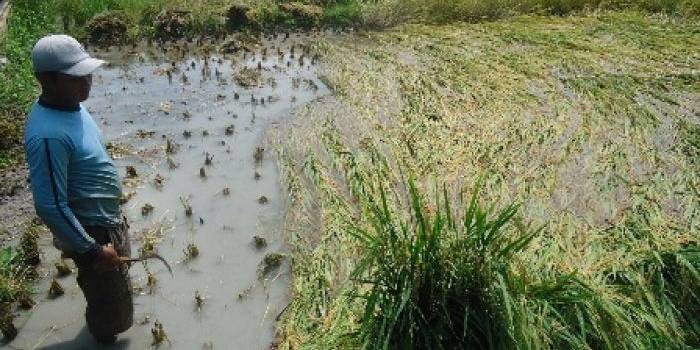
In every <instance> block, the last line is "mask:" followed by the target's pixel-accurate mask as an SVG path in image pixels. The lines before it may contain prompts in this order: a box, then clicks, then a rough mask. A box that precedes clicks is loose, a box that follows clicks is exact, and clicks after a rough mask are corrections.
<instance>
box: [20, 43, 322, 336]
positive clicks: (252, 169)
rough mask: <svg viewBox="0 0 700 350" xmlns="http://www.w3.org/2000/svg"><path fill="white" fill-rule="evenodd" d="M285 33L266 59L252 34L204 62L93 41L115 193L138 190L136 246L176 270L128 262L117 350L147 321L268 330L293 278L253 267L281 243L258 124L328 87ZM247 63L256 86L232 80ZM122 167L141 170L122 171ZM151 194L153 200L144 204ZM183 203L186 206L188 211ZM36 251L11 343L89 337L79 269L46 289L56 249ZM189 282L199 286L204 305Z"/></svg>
mask: <svg viewBox="0 0 700 350" xmlns="http://www.w3.org/2000/svg"><path fill="white" fill-rule="evenodd" d="M282 40H283V38H282V37H279V38H275V39H274V40H269V41H264V42H263V43H262V46H264V47H267V51H268V52H267V56H266V57H265V59H264V60H263V57H262V54H261V53H262V52H263V50H262V47H261V46H259V47H258V48H257V49H256V50H255V51H257V53H252V52H251V53H246V54H244V53H243V50H241V51H240V52H238V53H235V54H233V53H230V54H223V53H212V54H210V55H207V56H208V57H207V61H208V63H207V64H206V65H205V63H204V59H205V57H204V56H203V55H201V54H197V55H192V54H190V52H191V51H192V44H190V48H188V49H183V50H176V49H173V48H171V49H169V50H168V51H167V52H165V51H163V50H161V49H158V48H148V47H145V46H144V47H140V48H137V49H133V50H131V52H130V53H129V52H111V53H110V52H104V51H102V52H97V53H96V54H97V55H98V56H102V57H104V58H106V59H108V60H110V61H111V62H113V64H112V65H111V66H110V67H106V68H105V69H102V70H100V71H99V72H98V73H97V74H96V75H95V78H94V86H93V91H92V94H91V98H90V99H89V100H88V101H86V103H85V106H86V107H87V108H88V109H89V110H90V111H91V113H92V114H93V117H95V119H96V121H98V123H100V124H101V125H102V129H103V132H104V136H105V140H106V141H108V142H109V143H110V144H111V146H112V150H113V152H114V156H115V157H116V158H117V159H116V163H117V165H118V167H119V169H120V171H121V175H122V176H123V177H124V179H125V180H124V182H125V184H124V192H125V193H129V192H134V193H135V194H134V195H133V197H131V198H130V199H129V201H128V202H127V203H126V204H124V205H123V206H122V209H123V211H124V214H125V215H126V216H127V218H128V220H129V223H130V224H131V230H130V232H131V235H132V237H131V238H132V241H133V242H132V251H133V252H134V254H135V255H136V254H138V250H139V249H140V248H141V247H142V246H143V244H144V242H146V241H150V242H157V243H158V244H157V246H156V247H157V248H156V250H157V251H158V252H159V253H160V254H161V255H162V256H163V257H164V258H165V259H166V260H168V261H169V262H170V263H171V264H172V265H173V272H174V276H173V277H171V276H170V275H169V274H168V273H167V271H166V270H165V269H164V268H163V266H162V265H161V264H160V263H158V262H157V261H151V262H149V263H148V265H147V269H148V271H150V272H151V273H152V274H153V276H154V277H155V278H156V280H157V282H156V284H155V286H154V287H153V288H150V287H149V286H147V278H146V267H145V266H143V265H141V264H135V265H133V266H132V268H131V275H132V279H133V281H134V285H135V288H136V291H137V295H136V296H135V299H134V301H135V305H136V307H135V309H136V313H135V325H134V326H133V327H132V328H131V329H130V330H129V331H128V332H126V333H124V334H122V335H121V336H120V338H119V341H118V342H117V344H115V345H114V346H113V347H112V348H115V349H146V348H149V347H150V346H151V345H152V342H153V338H152V336H151V328H152V327H153V324H154V321H156V320H158V321H159V322H161V323H162V324H163V326H164V329H165V331H166V333H167V335H168V337H169V340H170V344H168V343H167V341H166V342H165V343H163V344H162V345H161V346H160V347H161V348H168V346H169V348H172V349H202V348H210V346H212V347H211V348H213V349H266V348H268V347H269V346H270V344H271V342H272V341H273V338H274V320H275V318H276V317H277V315H278V314H279V313H280V312H281V311H282V310H283V309H284V307H285V306H286V305H287V300H288V297H289V296H288V293H289V291H288V287H289V282H290V276H289V272H288V261H286V260H285V261H283V263H282V266H281V267H280V268H278V269H273V271H271V272H270V273H269V274H267V275H266V276H265V277H263V278H261V272H260V271H261V270H260V269H261V265H260V264H261V261H262V260H263V258H264V256H265V255H266V254H268V253H276V252H282V253H284V245H283V239H282V235H281V221H282V215H283V209H284V200H285V199H284V193H283V192H282V190H281V189H280V185H279V183H278V170H277V168H276V164H275V160H274V159H273V155H272V153H271V152H270V150H269V149H268V148H267V147H265V146H266V144H265V141H264V135H265V131H266V130H268V129H269V128H271V127H275V125H276V124H277V123H280V122H282V121H283V120H284V119H285V118H286V117H287V116H289V115H290V114H291V113H292V111H293V109H295V108H297V107H299V106H301V105H303V104H305V103H308V102H309V101H311V100H313V99H316V98H318V97H319V96H321V95H324V94H327V93H328V89H327V88H326V87H325V86H324V85H323V84H322V83H321V81H319V80H318V77H317V76H316V73H315V66H314V65H312V64H311V60H310V58H309V56H308V55H306V57H307V58H305V59H304V60H303V63H302V64H300V57H299V56H300V54H301V53H302V49H301V48H300V47H299V46H297V47H296V50H295V53H296V55H295V57H294V58H292V57H291V55H290V44H292V43H295V42H297V43H298V42H305V43H309V42H310V41H312V39H310V38H299V37H296V36H294V35H292V37H291V38H289V39H286V40H284V42H282ZM277 47H281V48H282V49H283V51H284V53H283V56H279V55H278V52H277ZM244 55H245V58H244ZM288 61H289V62H290V64H289V66H288V65H287V62H288ZM258 63H260V69H259V68H258ZM244 67H248V68H249V69H250V70H248V71H246V72H247V74H248V75H250V76H253V77H254V76H255V75H256V74H257V73H259V74H260V77H259V79H258V80H257V83H256V84H254V86H251V87H244V86H242V85H240V84H239V83H240V81H236V79H233V78H232V77H233V76H234V75H235V74H237V72H241V70H242V69H243V68H244ZM166 71H170V72H171V73H170V77H171V79H169V78H168V74H167V72H166ZM183 75H184V76H185V77H186V78H183ZM244 80H245V79H243V80H242V81H244ZM248 80H250V79H248ZM248 83H250V81H248ZM234 94H238V99H236V96H235V95H234ZM261 99H263V100H264V101H262V100H261ZM186 131H187V132H188V134H187V135H186V134H185V132H186ZM168 143H170V145H171V146H168ZM258 148H264V151H259V150H258ZM256 151H257V152H258V155H261V156H262V159H260V157H256V156H255V154H256ZM168 158H170V160H168ZM207 158H209V159H210V162H208V161H207ZM256 158H257V159H256ZM209 163H210V164H209ZM127 166H133V167H134V168H135V170H136V172H137V174H138V177H136V178H131V179H129V178H127V174H126V167H127ZM202 169H203V170H202ZM201 171H203V172H204V173H205V174H201V173H200V172H201ZM201 175H205V176H204V177H202V176H201ZM156 178H158V179H159V182H160V184H158V183H157V181H156ZM225 188H228V190H225ZM263 196H264V197H265V198H264V199H261V197H263ZM146 203H148V204H150V205H151V206H152V207H153V210H152V211H151V212H149V213H147V214H146V215H144V213H143V207H144V206H145V205H146ZM185 205H189V206H191V208H192V215H191V216H188V215H186V212H185ZM255 235H258V236H260V237H263V238H265V240H266V241H267V246H266V247H263V248H257V247H255V245H254V244H253V237H254V236H255ZM44 244H45V245H48V242H45V243H44ZM188 244H194V245H195V246H196V247H197V248H198V250H199V253H200V254H199V256H197V257H194V258H191V259H188V258H187V257H186V254H185V252H184V250H185V248H186V247H187V246H188ZM44 251H46V252H49V256H47V257H45V259H44V260H45V261H46V262H45V264H44V265H43V271H45V276H46V277H45V278H44V280H43V282H42V283H41V284H40V285H39V287H38V288H37V293H36V294H35V298H36V300H37V301H38V302H39V304H38V305H37V306H36V307H35V308H34V309H33V311H32V312H31V313H30V314H29V315H25V316H23V317H22V319H21V321H20V324H19V325H20V326H21V327H22V328H21V332H20V335H19V337H18V338H17V339H16V340H15V341H14V342H12V343H11V344H9V346H10V347H11V348H16V349H35V348H37V349H92V348H95V347H96V344H95V343H94V341H93V340H92V339H91V337H90V336H89V334H88V333H87V329H86V328H85V322H84V319H83V310H84V300H83V297H82V294H81V293H80V290H79V289H78V288H77V285H76V282H75V278H74V275H71V276H68V277H64V278H60V279H58V280H59V282H60V283H61V284H62V285H63V286H64V287H65V289H66V294H65V295H64V296H61V297H58V298H56V299H49V298H48V297H47V296H46V290H47V289H48V282H49V281H50V280H51V278H52V277H53V274H54V271H53V269H51V266H52V263H54V262H56V261H58V259H59V258H58V256H57V253H56V252H55V250H54V249H53V248H49V247H47V248H45V249H44ZM196 292H199V294H200V295H201V296H202V297H203V298H204V303H203V305H201V307H198V305H197V303H196V302H195V293H196Z"/></svg>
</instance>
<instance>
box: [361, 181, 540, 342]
mask: <svg viewBox="0 0 700 350" xmlns="http://www.w3.org/2000/svg"><path fill="white" fill-rule="evenodd" d="M408 185H409V197H410V198H409V201H408V202H409V203H410V208H411V209H410V212H411V217H410V218H408V219H406V220H401V219H399V218H398V215H397V214H395V213H392V209H390V207H389V204H388V202H387V198H386V193H385V190H384V189H383V188H380V189H379V191H378V193H379V197H378V198H377V201H376V202H372V203H369V207H370V210H369V215H370V218H369V221H370V223H371V225H370V227H371V228H370V229H369V230H364V229H361V228H358V229H357V230H356V231H355V232H354V235H355V236H356V237H357V238H358V239H359V240H360V241H362V244H363V245H364V252H363V256H362V257H361V259H360V262H359V263H358V265H357V267H356V269H355V271H354V273H353V276H352V278H354V279H355V280H357V281H358V282H359V283H361V284H368V285H369V286H370V289H369V290H368V291H367V292H366V293H365V294H364V295H363V296H362V298H363V299H364V300H365V311H364V314H363V316H362V320H363V321H362V326H361V328H360V336H361V337H362V339H363V347H364V348H365V349H457V348H460V349H467V348H480V349H503V348H506V347H512V339H509V337H507V336H504V335H506V334H507V333H508V327H507V322H506V321H505V317H506V315H505V312H503V311H504V309H505V308H504V307H505V306H506V305H505V304H506V303H507V302H508V300H504V299H506V298H508V295H507V294H508V293H509V291H507V290H504V289H503V288H504V287H506V286H507V285H508V284H522V283H523V282H522V281H519V282H512V281H510V280H512V279H517V278H519V276H518V274H517V272H516V271H513V269H512V268H511V266H512V263H513V259H514V255H515V254H517V253H518V252H520V251H521V250H522V248H523V247H524V246H526V245H527V244H528V243H529V242H530V240H532V238H533V237H534V236H535V235H536V234H537V231H535V232H521V233H519V234H518V235H517V236H515V237H513V238H510V237H509V235H508V234H507V230H508V229H509V227H508V225H509V224H510V221H511V219H512V218H513V216H514V215H515V214H516V212H517V206H515V205H508V206H506V207H505V208H504V209H501V210H500V211H499V212H497V213H493V212H492V210H493V209H492V208H484V207H482V205H481V204H480V203H479V201H478V200H477V199H478V198H477V194H478V191H479V186H477V187H476V188H475V189H474V190H473V194H472V196H471V198H470V199H469V200H468V202H467V206H466V208H465V209H464V212H463V215H461V218H460V216H458V215H456V213H455V212H454V210H453V209H452V207H451V206H450V200H451V199H450V196H449V195H448V193H447V190H444V193H443V194H442V196H440V197H438V198H437V200H438V204H437V206H436V209H437V210H436V211H435V212H433V213H431V212H429V211H428V210H427V207H426V206H425V204H424V203H423V201H424V199H423V198H422V197H423V195H422V194H421V193H420V192H419V190H418V189H417V188H416V186H415V183H414V182H413V181H412V180H409V182H408ZM502 292H505V295H504V294H502Z"/></svg>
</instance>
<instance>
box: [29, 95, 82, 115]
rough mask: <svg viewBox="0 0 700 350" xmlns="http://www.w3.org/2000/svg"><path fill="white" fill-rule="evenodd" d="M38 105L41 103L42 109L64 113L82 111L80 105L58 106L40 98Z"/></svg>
mask: <svg viewBox="0 0 700 350" xmlns="http://www.w3.org/2000/svg"><path fill="white" fill-rule="evenodd" d="M37 103H39V104H40V105H41V106H42V107H45V108H50V109H55V110H59V111H63V112H78V111H80V104H76V105H75V106H59V105H56V104H52V103H49V102H46V101H45V100H44V99H43V98H41V97H39V101H37Z"/></svg>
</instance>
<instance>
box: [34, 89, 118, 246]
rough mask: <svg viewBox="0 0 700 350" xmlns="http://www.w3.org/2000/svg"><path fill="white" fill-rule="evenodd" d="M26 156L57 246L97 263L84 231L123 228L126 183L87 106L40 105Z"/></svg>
mask: <svg viewBox="0 0 700 350" xmlns="http://www.w3.org/2000/svg"><path fill="white" fill-rule="evenodd" d="M24 145H25V151H26V154H27V163H29V176H30V181H31V187H32V195H33V197H34V207H35V209H36V212H37V214H38V215H39V217H40V218H41V219H42V220H43V221H44V223H45V224H46V225H47V226H48V227H49V229H50V230H51V232H52V233H53V235H54V238H55V241H56V240H57V241H58V242H57V243H58V244H57V246H58V247H59V248H60V249H62V250H66V251H68V252H72V253H77V254H78V255H80V256H82V257H83V258H84V259H86V260H94V258H95V257H96V256H97V255H99V253H100V252H101V247H100V246H99V245H98V244H97V243H95V241H94V239H92V237H90V236H89V235H88V234H87V233H86V232H85V229H84V228H83V225H85V226H105V227H111V226H115V225H117V224H119V221H120V220H119V219H120V217H119V215H120V214H119V213H120V212H119V197H120V196H121V183H120V180H119V174H118V172H117V169H116V167H115V166H114V163H113V162H112V159H111V158H110V156H109V155H108V154H107V151H106V149H105V146H104V142H103V140H102V134H101V132H100V130H99V128H98V127H97V124H95V121H94V120H93V119H92V117H91V116H90V114H89V113H88V112H87V110H85V108H83V107H82V106H76V107H75V108H69V109H66V108H60V107H56V106H49V105H48V104H46V103H45V102H42V101H41V100H40V101H38V102H37V103H35V104H34V106H33V107H32V110H31V112H30V114H29V117H28V119H27V124H26V129H25V137H24Z"/></svg>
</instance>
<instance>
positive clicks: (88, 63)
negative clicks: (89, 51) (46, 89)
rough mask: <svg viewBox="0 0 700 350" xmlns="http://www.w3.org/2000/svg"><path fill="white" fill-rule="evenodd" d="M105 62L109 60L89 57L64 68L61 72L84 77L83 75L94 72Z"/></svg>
mask: <svg viewBox="0 0 700 350" xmlns="http://www.w3.org/2000/svg"><path fill="white" fill-rule="evenodd" d="M105 63H107V62H105V61H103V60H100V59H97V58H92V57H88V58H86V59H84V60H82V61H80V62H78V63H76V64H74V65H73V66H72V67H70V68H68V69H64V70H62V71H61V73H63V74H68V75H72V76H76V77H82V76H86V75H89V74H92V72H94V71H95V69H97V68H99V67H100V66H101V65H103V64H105Z"/></svg>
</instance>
